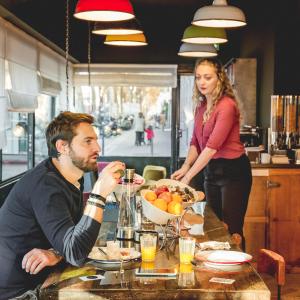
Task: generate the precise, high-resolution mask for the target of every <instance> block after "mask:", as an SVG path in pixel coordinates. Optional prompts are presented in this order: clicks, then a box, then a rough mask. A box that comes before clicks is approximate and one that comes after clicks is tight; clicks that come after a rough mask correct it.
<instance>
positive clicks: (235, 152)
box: [172, 59, 252, 249]
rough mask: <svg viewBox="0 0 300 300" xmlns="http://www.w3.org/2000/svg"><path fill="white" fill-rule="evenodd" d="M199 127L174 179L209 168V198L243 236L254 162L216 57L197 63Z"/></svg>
mask: <svg viewBox="0 0 300 300" xmlns="http://www.w3.org/2000/svg"><path fill="white" fill-rule="evenodd" d="M194 100H195V101H197V107H196V112H195V121H194V132H193V136H192V140H191V143H190V148H189V151H188V155H187V157H186V159H185V162H184V164H183V165H182V167H181V168H180V169H179V170H177V171H176V172H174V173H173V174H172V178H173V179H176V180H181V181H182V182H183V183H186V184H189V182H190V181H191V179H192V178H193V177H194V176H195V175H196V174H198V173H199V172H200V171H202V170H204V189H205V194H206V200H207V202H208V203H209V204H210V206H211V207H212V209H213V210H214V212H215V213H216V215H217V216H218V217H219V219H220V220H222V221H223V222H225V223H226V224H227V225H228V230H229V232H230V233H231V234H232V235H233V237H234V238H235V239H236V240H239V241H242V246H243V249H245V240H244V235H243V225H244V217H245V213H246V210H247V205H248V197H249V194H250V190H251V185H252V175H251V166H250V162H249V159H248V157H247V156H246V154H245V148H244V145H243V144H242V143H241V141H240V111H239V106H238V103H237V100H236V98H235V95H234V93H233V90H232V87H231V85H230V82H229V79H228V77H227V75H226V73H225V71H224V68H223V67H222V65H221V63H220V62H219V61H218V60H216V59H204V60H200V61H198V62H197V63H196V66H195V84H194Z"/></svg>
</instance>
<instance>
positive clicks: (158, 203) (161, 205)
mask: <svg viewBox="0 0 300 300" xmlns="http://www.w3.org/2000/svg"><path fill="white" fill-rule="evenodd" d="M153 205H155V206H156V207H158V208H159V209H161V210H163V211H167V209H168V204H167V202H166V200H164V199H160V198H157V199H156V200H155V201H154V203H153Z"/></svg>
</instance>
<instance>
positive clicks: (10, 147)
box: [2, 112, 28, 181]
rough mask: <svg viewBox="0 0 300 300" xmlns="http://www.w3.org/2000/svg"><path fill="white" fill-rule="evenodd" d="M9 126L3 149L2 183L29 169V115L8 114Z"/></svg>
mask: <svg viewBox="0 0 300 300" xmlns="http://www.w3.org/2000/svg"><path fill="white" fill-rule="evenodd" d="M7 125H8V126H7V129H6V131H5V134H6V144H5V146H4V147H3V149H2V181H4V180H6V179H9V178H11V177H14V176H16V175H19V174H21V173H23V172H25V171H26V170H27V169H28V153H27V151H28V140H27V139H28V114H27V113H18V112H8V124H7Z"/></svg>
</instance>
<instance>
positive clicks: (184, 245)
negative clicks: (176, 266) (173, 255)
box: [179, 237, 195, 264]
mask: <svg viewBox="0 0 300 300" xmlns="http://www.w3.org/2000/svg"><path fill="white" fill-rule="evenodd" d="M194 254H195V239H194V238H192V237H180V238H179V260H180V263H181V264H190V263H191V261H192V260H193V258H194Z"/></svg>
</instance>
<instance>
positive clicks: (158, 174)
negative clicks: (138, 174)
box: [143, 165, 167, 185]
mask: <svg viewBox="0 0 300 300" xmlns="http://www.w3.org/2000/svg"><path fill="white" fill-rule="evenodd" d="M143 177H144V178H145V181H146V182H145V185H152V184H154V182H155V181H156V180H159V179H164V178H166V177H167V169H166V168H165V167H162V166H152V165H147V166H145V167H144V170H143Z"/></svg>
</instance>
